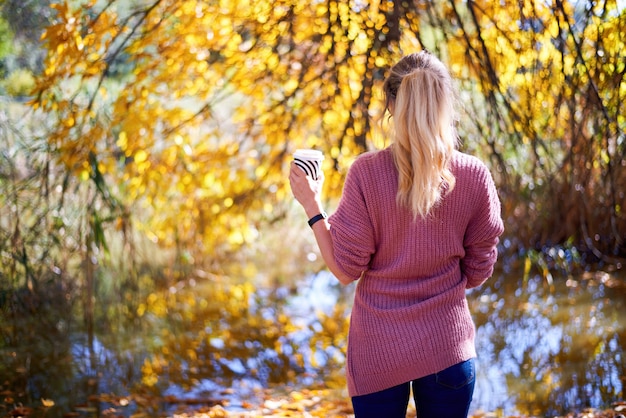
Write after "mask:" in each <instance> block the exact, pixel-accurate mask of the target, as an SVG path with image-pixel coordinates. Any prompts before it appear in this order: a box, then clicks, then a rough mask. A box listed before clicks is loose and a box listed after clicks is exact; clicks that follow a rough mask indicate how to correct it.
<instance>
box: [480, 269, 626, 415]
mask: <svg viewBox="0 0 626 418" xmlns="http://www.w3.org/2000/svg"><path fill="white" fill-rule="evenodd" d="M521 277H523V276H517V277H516V276H515V275H512V274H511V273H508V274H500V275H496V276H495V277H494V279H492V280H491V281H490V282H489V283H488V285H487V286H485V287H484V288H482V289H480V290H477V291H474V292H472V293H470V295H469V297H470V302H471V308H472V310H473V312H474V317H475V320H476V324H477V334H478V338H477V348H478V351H479V353H480V354H479V356H480V357H479V365H480V370H481V373H482V374H481V376H480V379H479V381H478V383H477V387H476V398H477V399H476V401H475V405H476V407H477V408H482V409H484V410H496V409H499V410H501V411H502V412H503V413H504V414H505V415H509V414H515V413H519V414H528V415H536V416H553V415H563V414H565V413H566V412H568V411H574V410H581V409H583V408H585V407H602V406H607V405H609V404H610V403H611V402H614V401H616V400H619V399H622V398H623V387H624V378H625V376H626V370H625V369H624V363H623V357H624V346H625V344H626V339H625V338H626V332H625V325H626V322H625V321H626V315H625V314H626V307H625V300H626V299H625V296H626V291H625V290H626V281H625V280H624V279H625V278H624V276H623V275H622V276H621V277H620V278H617V277H614V276H610V275H608V274H606V273H597V274H595V275H592V274H585V275H581V277H579V278H577V279H574V278H572V277H570V278H567V277H562V278H559V277H555V278H554V280H553V281H552V284H551V283H550V282H549V281H548V280H546V279H545V278H544V277H543V275H535V276H531V277H529V278H527V280H525V281H524V280H521Z"/></svg>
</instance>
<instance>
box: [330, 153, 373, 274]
mask: <svg viewBox="0 0 626 418" xmlns="http://www.w3.org/2000/svg"><path fill="white" fill-rule="evenodd" d="M359 166H360V165H359V164H358V160H357V161H355V163H354V164H353V165H352V167H351V168H350V170H349V171H348V174H347V176H346V181H345V184H344V188H343V194H342V196H341V200H340V202H339V206H338V207H337V210H336V212H335V213H333V214H332V215H331V216H330V218H329V223H330V233H331V236H332V239H333V249H334V252H335V261H336V262H337V265H338V266H339V268H340V269H341V270H342V271H343V272H344V273H345V274H347V275H348V276H349V277H352V278H353V280H357V279H358V278H360V277H361V274H362V273H363V272H364V271H366V270H367V269H368V266H369V263H370V259H371V256H372V254H373V253H374V251H375V243H374V233H373V227H372V223H371V219H370V216H369V214H368V210H367V204H366V200H365V195H364V193H363V187H362V186H363V183H362V181H361V178H360V176H359V173H358V167H359Z"/></svg>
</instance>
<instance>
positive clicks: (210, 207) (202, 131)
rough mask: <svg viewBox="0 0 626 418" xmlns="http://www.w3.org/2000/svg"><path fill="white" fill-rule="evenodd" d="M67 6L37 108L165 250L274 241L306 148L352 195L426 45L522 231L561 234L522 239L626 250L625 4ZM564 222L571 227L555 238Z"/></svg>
mask: <svg viewBox="0 0 626 418" xmlns="http://www.w3.org/2000/svg"><path fill="white" fill-rule="evenodd" d="M53 8H54V9H55V11H56V14H55V21H54V23H53V24H52V25H51V26H50V27H49V28H48V29H47V30H46V31H45V33H44V35H43V39H44V40H45V42H46V46H47V49H48V56H47V60H46V63H45V70H44V72H43V74H42V76H41V77H40V78H39V80H38V86H37V88H36V90H35V99H34V101H33V105H34V107H35V108H37V109H39V110H40V111H42V112H45V113H47V114H49V115H50V116H53V117H56V118H57V121H58V123H57V127H56V129H54V130H53V131H52V132H51V133H50V136H49V142H50V144H51V145H52V146H53V148H54V149H55V150H56V151H57V153H58V158H59V160H60V161H62V162H63V163H64V164H65V165H66V167H67V168H68V169H69V170H70V171H71V172H72V173H74V175H76V176H79V177H80V178H83V179H85V180H88V179H90V178H91V179H94V178H98V177H102V178H104V179H106V183H107V184H108V185H110V186H115V193H116V194H117V195H118V196H120V198H121V200H122V202H124V204H125V205H128V206H129V207H132V210H131V212H132V213H142V214H144V215H145V216H142V217H141V218H142V221H144V222H143V224H142V227H143V228H144V230H145V232H146V233H147V234H148V235H149V236H150V237H151V238H152V239H153V240H154V241H157V242H159V243H160V244H162V245H166V246H172V245H179V246H187V247H189V248H193V249H194V252H195V253H197V254H198V255H201V254H207V253H212V252H215V251H218V250H220V249H229V248H236V247H238V246H240V245H242V244H244V243H247V242H251V241H252V240H255V239H256V237H257V236H258V234H259V231H260V228H261V226H262V223H263V222H264V221H267V220H270V221H271V220H274V219H276V218H278V217H281V216H282V215H283V214H284V204H283V202H284V201H285V198H287V197H288V190H286V189H285V181H284V178H285V172H286V166H287V162H288V160H289V155H290V153H291V152H292V151H293V150H294V149H295V148H297V147H317V148H320V149H322V150H324V151H325V152H326V154H327V155H328V157H329V158H328V159H327V160H326V168H327V173H328V175H327V178H328V181H327V189H328V191H329V192H330V196H333V195H337V193H338V192H339V191H340V184H341V183H340V180H341V176H342V173H343V172H344V170H345V168H346V166H347V165H348V164H349V163H350V161H351V160H352V159H353V158H354V157H355V156H356V155H357V154H359V153H360V152H362V151H364V150H367V149H372V148H380V147H383V146H385V145H387V144H388V143H389V142H388V139H386V138H387V137H386V136H385V135H384V132H382V131H381V130H380V128H381V124H379V123H378V121H380V119H381V118H382V117H383V116H384V115H383V114H382V108H381V94H380V84H381V82H382V80H383V78H384V76H385V71H386V70H387V69H388V67H389V65H390V64H391V63H392V62H393V61H394V60H396V59H397V58H398V57H399V56H400V55H401V54H403V53H405V52H409V51H414V50H417V49H421V48H424V47H426V48H428V49H431V50H433V51H435V52H436V53H438V54H439V55H440V56H441V57H442V59H444V60H445V61H446V62H448V63H449V65H450V68H451V70H452V72H453V74H454V75H455V77H457V78H458V79H459V80H461V83H462V84H463V89H462V91H464V92H469V93H470V94H471V96H464V102H465V104H466V109H467V110H468V113H469V115H466V116H464V117H463V118H462V120H461V121H460V125H459V127H460V130H461V133H462V136H463V139H464V140H465V142H464V143H465V147H467V148H469V149H474V150H477V149H481V148H482V149H483V151H482V153H483V154H484V156H486V157H493V159H494V160H493V161H494V163H495V164H497V168H498V170H499V171H500V172H501V173H502V176H501V178H500V179H499V180H500V183H501V186H502V188H503V195H504V197H505V198H506V199H505V200H506V201H505V210H506V212H507V213H506V215H507V220H508V221H509V223H510V224H512V225H511V226H512V227H513V229H515V230H517V229H518V228H515V226H514V222H515V220H516V219H519V218H522V217H524V218H527V217H530V219H534V220H535V222H539V223H542V222H545V223H543V224H542V229H541V231H542V233H541V234H539V235H538V234H536V233H534V232H532V230H528V231H518V232H520V235H521V236H522V237H524V238H525V240H526V241H530V242H531V243H532V242H535V241H537V242H543V241H546V240H555V241H559V240H561V241H562V240H566V239H568V238H570V237H575V239H577V240H579V241H581V242H582V241H584V240H585V239H586V244H587V245H588V246H589V247H590V248H592V249H595V248H596V247H598V248H600V249H601V250H602V251H608V252H613V253H614V254H615V255H617V254H618V253H619V252H620V251H621V250H622V246H623V242H622V236H623V234H622V235H620V234H619V231H620V228H623V227H624V216H623V210H622V207H623V205H624V196H623V192H621V191H620V190H622V189H623V187H621V186H623V182H624V180H623V179H624V177H625V176H624V167H623V165H622V164H621V163H620V161H622V158H621V157H622V156H623V152H624V144H623V142H624V134H623V130H624V125H625V124H626V121H624V116H623V115H624V113H625V112H624V104H623V103H624V95H625V94H626V92H625V90H626V87H624V85H625V83H624V81H623V78H624V77H623V75H624V71H625V70H624V59H623V52H622V51H623V50H624V41H625V40H624V33H625V32H626V31H625V29H624V26H625V20H626V17H625V13H624V11H623V10H620V8H619V7H618V4H617V3H615V2H614V1H606V2H595V3H591V2H576V3H570V2H561V1H559V2H555V3H553V4H552V3H536V2H531V1H525V2H515V3H510V2H505V3H497V2H496V3H494V2H489V1H486V2H468V3H466V4H457V3H456V2H445V1H440V2H436V3H435V4H430V3H428V4H426V3H424V4H422V3H421V2H404V1H393V2H392V1H384V2H377V1H371V2H361V1H352V2H342V1H333V0H328V1H324V2H313V3H307V2H297V1H292V0H271V1H270V0H263V1H255V2H247V1H244V2H229V1H220V2H201V1H184V2H183V1H179V0H154V1H141V2H139V1H137V2H133V3H131V4H130V5H128V4H121V2H117V1H110V2H106V3H102V2H93V1H92V2H88V3H85V4H80V5H79V4H77V3H67V2H61V3H59V4H56V5H53ZM331 169H334V170H331ZM498 177H500V176H498ZM545 193H550V194H559V195H563V199H545V196H546V195H545ZM520 195H521V196H525V198H524V199H523V203H524V204H520V203H519V202H520V199H519V196H520ZM536 200H542V201H541V202H537V203H534V202H533V203H531V204H528V203H529V202H532V201H536ZM547 210H550V212H549V213H568V215H569V217H568V218H567V219H565V222H563V223H562V224H559V225H558V226H553V227H550V225H552V224H551V223H550V222H552V220H553V219H552V218H551V217H550V216H545V215H544V213H545V211H547ZM600 218H601V219H602V220H598V219H600ZM622 230H623V229H622ZM594 236H596V238H595V241H599V242H594V240H593V239H589V238H590V237H591V238H593V237H594Z"/></svg>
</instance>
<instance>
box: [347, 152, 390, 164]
mask: <svg viewBox="0 0 626 418" xmlns="http://www.w3.org/2000/svg"><path fill="white" fill-rule="evenodd" d="M390 162H391V163H393V155H392V154H391V149H389V148H384V149H379V150H373V151H366V152H364V153H363V154H360V155H359V156H358V157H356V159H355V160H354V162H353V163H352V167H360V168H366V167H376V166H385V165H388V164H389V163H390Z"/></svg>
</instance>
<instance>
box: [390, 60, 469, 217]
mask: <svg viewBox="0 0 626 418" xmlns="http://www.w3.org/2000/svg"><path fill="white" fill-rule="evenodd" d="M394 87H395V88H394ZM385 94H386V96H387V107H388V108H389V109H392V110H393V112H392V116H393V119H394V127H395V141H394V144H393V147H392V149H393V155H394V161H395V164H396V168H397V169H398V193H397V196H396V200H397V202H398V204H399V205H402V206H405V207H408V208H409V209H411V211H412V212H413V215H414V217H415V218H418V217H420V218H422V219H425V218H427V216H428V215H429V214H430V212H431V210H432V209H433V208H434V207H435V206H436V205H437V204H438V203H439V202H440V201H441V199H442V198H443V196H444V195H445V193H447V192H450V191H451V190H452V189H453V188H454V185H455V178H454V175H453V174H452V172H451V171H450V160H451V159H452V154H453V152H454V150H455V148H456V145H457V135H456V131H455V129H454V125H453V123H454V91H453V88H452V82H451V79H450V76H449V74H448V71H447V70H446V69H445V67H444V66H443V64H442V63H441V62H440V61H439V60H437V59H436V58H435V57H434V56H432V55H431V54H429V53H427V52H421V53H417V54H412V55H409V56H407V57H405V58H403V60H401V61H400V62H399V63H398V64H396V65H395V66H394V67H393V68H392V72H391V75H390V76H389V77H388V79H387V80H386V81H385Z"/></svg>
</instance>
